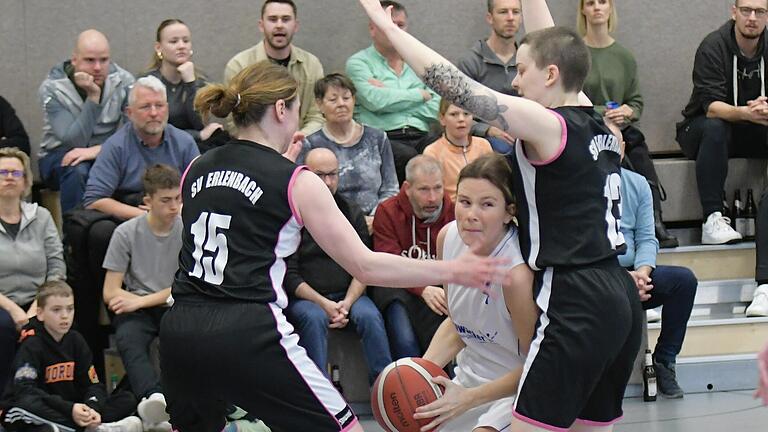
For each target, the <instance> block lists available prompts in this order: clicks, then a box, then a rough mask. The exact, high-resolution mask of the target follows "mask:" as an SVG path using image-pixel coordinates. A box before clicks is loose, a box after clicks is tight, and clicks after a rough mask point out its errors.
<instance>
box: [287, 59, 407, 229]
mask: <svg viewBox="0 0 768 432" xmlns="http://www.w3.org/2000/svg"><path fill="white" fill-rule="evenodd" d="M355 93H356V89H355V85H354V84H352V81H350V80H349V78H347V77H346V76H344V75H342V74H330V75H327V76H326V77H325V78H323V79H321V80H319V81H318V82H317V84H315V102H316V103H317V105H318V106H319V107H320V111H322V113H323V115H324V116H325V119H326V123H325V126H323V128H322V129H321V130H319V131H317V132H315V133H313V134H312V135H310V136H308V137H307V139H306V140H305V141H304V145H303V149H302V153H301V154H300V155H299V159H298V161H297V162H298V163H299V164H300V163H302V161H303V160H304V155H305V154H306V152H308V151H310V150H311V149H313V148H321V147H323V148H327V149H331V150H332V151H333V152H334V153H335V154H336V157H337V159H338V160H339V178H338V191H337V192H338V193H339V194H340V195H341V196H343V197H344V198H345V199H347V200H349V201H351V202H353V203H355V204H357V205H358V206H359V207H360V209H361V210H362V211H363V214H365V221H366V223H367V224H368V228H369V231H370V228H371V224H372V223H373V215H374V213H375V212H376V207H377V206H378V205H379V203H380V202H382V201H384V200H386V199H387V198H389V197H391V196H395V195H396V194H397V190H398V186H397V175H396V174H395V163H394V160H393V159H392V147H391V146H390V144H389V140H388V139H387V135H386V134H385V133H384V132H382V131H380V130H378V129H376V128H373V127H370V126H364V125H361V124H360V123H358V122H356V121H355V120H354V119H353V118H352V113H353V112H354V109H355Z"/></svg>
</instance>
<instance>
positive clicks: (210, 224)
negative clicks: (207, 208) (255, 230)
mask: <svg viewBox="0 0 768 432" xmlns="http://www.w3.org/2000/svg"><path fill="white" fill-rule="evenodd" d="M231 220H232V216H228V215H221V214H217V213H208V212H202V213H201V214H200V217H199V218H198V219H197V222H195V223H194V224H192V228H191V230H190V232H191V234H192V238H193V241H194V242H195V251H194V252H193V253H192V259H194V260H195V267H194V268H193V269H192V271H191V272H189V275H190V276H192V277H196V278H198V279H200V278H202V279H203V280H204V281H206V282H208V283H209V284H212V285H221V283H222V282H224V268H225V267H226V266H227V259H228V258H229V251H228V250H227V236H226V235H225V234H224V233H222V232H219V230H227V229H229V223H230V221H231ZM206 252H210V255H209V254H206Z"/></svg>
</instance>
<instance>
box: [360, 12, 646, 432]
mask: <svg viewBox="0 0 768 432" xmlns="http://www.w3.org/2000/svg"><path fill="white" fill-rule="evenodd" d="M359 1H360V2H361V4H362V5H363V7H364V8H365V10H366V13H367V14H368V16H369V17H370V19H371V22H372V23H373V24H374V25H375V26H377V27H378V29H379V30H380V31H381V32H382V34H384V35H385V36H386V37H387V38H388V39H389V41H390V42H391V44H392V46H393V47H394V48H395V49H396V50H397V51H398V53H399V54H400V55H401V56H402V57H403V59H404V60H405V61H406V62H407V63H408V65H409V66H411V68H412V69H413V70H414V71H415V72H416V73H417V74H419V76H421V77H422V79H423V80H424V82H425V83H426V84H427V85H429V86H430V87H431V88H432V89H433V90H435V91H436V92H437V93H438V94H440V95H441V96H442V97H443V98H445V99H448V100H450V101H451V102H452V103H454V104H456V105H458V106H461V107H463V108H464V109H466V110H468V111H470V112H472V113H473V114H474V115H476V116H477V117H480V118H482V119H483V120H485V121H486V122H488V123H489V124H492V125H494V126H496V127H498V128H500V129H501V130H503V131H504V132H506V133H508V134H509V135H511V136H515V137H518V141H517V142H516V143H515V150H514V152H512V153H511V154H510V155H509V156H508V160H509V162H510V164H511V165H512V167H513V177H514V180H513V181H512V185H513V187H514V191H515V195H516V196H517V198H518V201H517V220H518V223H519V226H520V230H519V240H520V250H521V252H522V255H523V258H524V259H525V260H526V262H527V263H528V265H529V266H530V267H531V269H532V270H534V272H535V274H534V284H533V285H534V288H533V291H534V296H535V299H536V304H537V306H538V308H539V311H540V314H539V318H538V321H537V326H536V334H535V337H534V340H533V342H532V343H531V347H530V350H529V353H528V356H527V357H526V362H525V366H524V368H523V374H522V377H521V378H520V385H519V389H518V394H517V397H516V399H515V403H514V409H513V411H512V413H511V415H512V417H513V418H512V422H511V424H510V428H509V430H510V431H512V432H527V431H541V430H551V431H567V430H571V431H600V432H608V431H611V430H612V429H613V424H614V423H616V422H618V421H619V420H620V419H621V417H622V415H623V411H622V401H623V397H624V390H625V389H626V386H627V382H628V381H629V377H630V375H631V373H632V367H633V365H634V360H635V357H636V356H637V352H638V350H639V347H640V342H641V339H642V319H643V311H642V307H641V305H640V298H639V295H638V292H637V289H636V288H635V284H634V282H633V280H632V278H631V277H630V275H629V273H628V272H627V271H626V270H625V269H623V268H622V267H621V266H620V265H619V262H618V259H617V255H619V254H621V253H623V252H624V250H625V249H626V244H625V242H624V238H623V236H622V234H621V232H620V231H619V220H620V218H621V194H620V187H621V176H620V170H619V164H620V151H621V150H620V144H619V140H618V138H617V137H616V136H614V135H613V133H611V131H610V130H609V129H608V128H607V127H606V125H605V122H604V121H603V119H602V117H601V116H600V115H598V114H597V113H596V112H595V110H594V108H593V107H592V104H591V102H589V99H588V98H586V96H584V95H583V93H581V88H582V86H583V84H584V80H585V79H586V75H587V74H588V72H589V67H590V60H589V51H588V49H587V47H586V45H584V42H583V40H582V39H581V37H580V36H579V35H578V34H576V33H575V32H574V31H573V30H571V29H567V28H563V27H553V25H554V23H553V21H552V16H551V15H550V13H549V9H548V7H547V4H546V1H545V0H522V7H523V15H524V16H523V20H524V22H525V23H526V30H528V31H529V33H528V34H527V35H526V36H525V38H523V40H522V41H521V42H520V47H519V49H518V52H517V58H516V59H517V68H518V74H517V76H516V77H515V79H514V80H513V82H512V86H513V87H514V88H515V89H516V90H517V91H518V93H519V94H520V95H521V96H522V97H514V96H509V95H505V94H501V93H498V92H494V91H492V90H491V89H489V88H487V87H484V86H482V85H481V84H479V83H477V82H475V81H473V80H472V79H470V78H469V77H467V76H466V75H465V74H463V73H461V71H459V70H458V69H457V68H456V67H455V66H454V65H452V64H451V63H450V62H448V61H447V60H446V59H444V58H443V57H441V56H440V55H439V54H437V53H436V52H434V51H432V50H431V49H429V47H427V46H426V45H424V44H422V43H421V42H419V41H418V40H417V39H416V38H414V37H413V36H411V35H409V34H408V33H405V32H404V31H402V30H401V29H400V28H398V27H397V26H396V25H395V24H394V23H393V22H392V19H391V17H390V13H389V12H388V11H386V10H383V9H382V8H381V4H380V3H379V2H378V1H376V0H359ZM548 27H549V28H548Z"/></svg>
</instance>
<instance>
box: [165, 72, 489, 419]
mask: <svg viewBox="0 0 768 432" xmlns="http://www.w3.org/2000/svg"><path fill="white" fill-rule="evenodd" d="M300 103H301V101H299V99H298V96H297V82H296V81H295V80H294V79H293V78H292V77H291V76H290V75H289V74H288V71H287V70H286V69H285V68H283V67H280V66H276V65H273V64H271V63H269V62H262V63H258V64H256V65H253V66H250V67H248V68H246V69H244V70H243V71H241V72H240V73H239V74H238V75H236V76H235V78H233V79H232V81H231V82H230V84H229V85H228V86H227V87H224V86H222V85H210V86H208V87H206V88H204V89H201V90H200V91H198V94H197V97H196V99H195V108H196V109H197V110H198V111H199V112H200V113H202V114H203V115H204V116H205V117H207V116H208V114H211V113H212V114H214V115H216V116H217V117H222V118H223V117H226V116H227V115H229V114H232V117H233V119H234V122H235V124H236V125H237V126H238V134H237V139H235V140H232V141H230V142H228V143H227V144H226V145H224V146H222V147H218V148H216V149H214V150H211V151H209V152H208V153H206V154H205V155H203V156H201V157H200V158H199V159H196V160H195V161H194V162H192V163H191V164H190V166H189V167H188V168H187V172H186V173H185V177H184V179H183V182H182V198H183V200H184V208H183V210H182V218H183V221H184V234H183V246H182V250H181V253H180V254H179V270H178V272H177V273H176V279H175V281H174V284H173V297H174V299H175V304H174V305H173V307H172V308H171V310H169V311H168V312H167V314H166V315H165V317H164V319H163V322H162V325H161V331H160V339H161V343H160V346H161V348H160V349H161V354H162V355H161V358H162V363H161V364H162V381H163V390H164V392H165V396H166V398H167V401H168V411H169V413H170V416H171V423H172V424H173V426H174V428H175V430H177V431H180V432H189V431H205V432H214V431H215V432H218V431H220V430H221V429H222V427H223V426H224V424H225V423H224V416H225V413H226V408H227V407H228V406H229V405H230V404H234V405H237V406H239V407H242V408H243V409H245V410H246V411H248V412H249V413H251V414H253V415H255V416H257V417H258V418H259V419H261V420H263V421H264V422H265V423H266V424H267V425H268V426H269V427H270V428H271V429H272V430H273V431H275V432H294V431H358V430H362V428H361V427H360V425H359V423H358V422H357V419H356V417H355V415H354V413H352V411H351V410H350V409H349V407H348V406H347V403H346V402H345V401H344V399H343V398H342V396H341V395H340V394H339V393H338V392H337V391H336V390H335V388H334V387H333V385H332V384H331V383H330V382H329V381H328V380H327V379H326V378H325V376H324V375H323V373H322V372H321V371H320V370H319V369H318V368H317V366H315V364H314V363H313V362H312V361H311V360H310V358H309V357H308V356H307V354H306V352H305V351H304V349H303V348H300V347H299V345H298V343H297V342H298V339H299V338H298V336H297V335H296V334H295V333H294V332H293V328H292V327H291V325H290V324H288V322H287V321H286V319H285V316H284V315H283V308H284V307H285V306H286V305H287V298H286V295H285V291H283V288H282V282H283V277H284V276H285V267H286V265H285V261H284V259H285V258H286V257H287V256H289V255H291V254H292V253H293V252H295V251H296V249H297V247H298V245H299V241H300V238H301V235H300V231H301V229H302V227H303V226H306V228H307V229H309V231H310V233H311V234H312V237H313V238H314V239H315V240H316V241H317V243H318V244H319V245H320V246H321V247H322V248H323V249H324V250H325V251H326V252H327V253H328V254H329V255H330V256H331V257H333V258H334V259H335V260H336V261H338V262H339V263H340V264H341V265H342V266H343V267H344V268H345V269H346V270H347V271H348V272H349V273H351V274H352V275H353V276H354V277H356V278H357V279H359V280H360V281H362V282H363V283H366V284H376V285H381V286H399V287H410V286H418V285H434V284H442V283H458V284H467V285H470V286H480V287H482V286H485V283H486V282H487V281H489V280H498V279H500V278H502V277H503V276H504V275H503V272H504V270H503V268H502V267H501V266H502V265H503V264H504V263H503V262H502V261H501V260H498V259H497V260H491V259H487V258H479V257H477V256H476V255H465V256H464V257H462V260H457V261H455V262H440V261H420V260H410V259H406V258H403V257H399V256H395V255H391V254H383V253H374V252H371V251H370V250H369V249H367V248H366V247H365V246H364V245H363V243H362V241H361V240H360V238H359V236H358V235H357V234H356V233H355V231H354V229H353V228H352V226H351V225H350V224H349V222H347V220H346V218H345V217H344V216H343V215H342V213H341V212H340V211H339V209H338V208H337V207H336V205H335V203H334V200H333V197H332V196H331V194H330V191H329V190H328V188H327V187H326V186H325V184H324V183H323V182H322V180H320V179H319V178H318V177H317V176H316V175H314V174H313V173H312V172H310V171H308V170H306V167H298V166H296V165H295V164H294V163H293V162H291V161H289V160H288V159H286V158H284V157H283V156H281V153H284V152H285V150H286V148H288V146H289V145H290V144H291V143H292V141H295V140H296V139H299V138H301V137H295V135H294V134H295V132H296V129H297V126H298V121H299V120H298V118H299V106H300ZM309 103H311V101H310V102H309ZM462 261H464V262H462Z"/></svg>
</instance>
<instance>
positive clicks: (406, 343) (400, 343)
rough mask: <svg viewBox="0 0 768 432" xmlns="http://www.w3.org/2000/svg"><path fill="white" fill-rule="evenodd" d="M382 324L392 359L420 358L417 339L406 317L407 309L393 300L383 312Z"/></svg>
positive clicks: (398, 301) (409, 320) (399, 302)
mask: <svg viewBox="0 0 768 432" xmlns="http://www.w3.org/2000/svg"><path fill="white" fill-rule="evenodd" d="M384 322H385V323H386V326H387V334H388V335H389V345H390V347H392V357H393V358H395V359H401V358H403V357H421V354H422V353H421V348H420V347H419V339H418V337H417V336H416V332H415V331H414V330H413V326H412V325H411V319H410V318H409V317H408V309H406V307H405V305H404V304H403V303H402V302H401V301H400V300H395V301H393V302H392V303H390V304H389V306H387V308H386V309H385V310H384Z"/></svg>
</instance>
